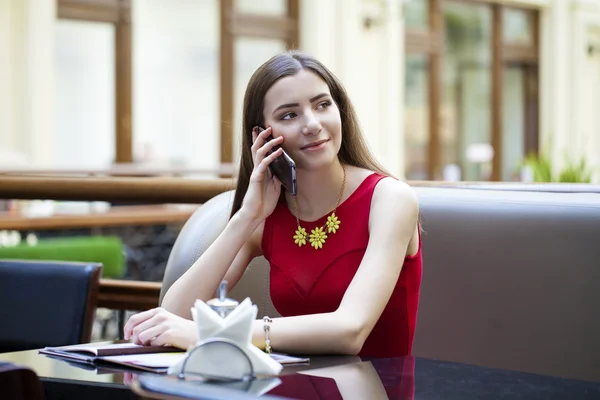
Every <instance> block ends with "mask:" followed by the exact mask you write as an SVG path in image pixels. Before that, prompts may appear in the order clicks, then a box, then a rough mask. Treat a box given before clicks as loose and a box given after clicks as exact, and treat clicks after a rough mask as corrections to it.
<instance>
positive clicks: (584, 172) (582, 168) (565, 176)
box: [558, 157, 592, 183]
mask: <svg viewBox="0 0 600 400" xmlns="http://www.w3.org/2000/svg"><path fill="white" fill-rule="evenodd" d="M558 181H559V182H574V183H590V182H591V181H592V171H590V170H589V169H588V167H587V165H586V162H585V158H583V157H582V158H581V159H580V160H579V162H576V161H574V160H572V159H571V158H570V157H567V160H566V163H565V167H564V168H563V169H562V171H560V173H559V174H558Z"/></svg>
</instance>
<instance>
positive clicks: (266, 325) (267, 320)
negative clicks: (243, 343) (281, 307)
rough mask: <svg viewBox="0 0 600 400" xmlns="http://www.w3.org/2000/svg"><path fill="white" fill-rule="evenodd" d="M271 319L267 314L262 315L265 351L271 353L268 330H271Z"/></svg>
mask: <svg viewBox="0 0 600 400" xmlns="http://www.w3.org/2000/svg"><path fill="white" fill-rule="evenodd" d="M271 322H273V320H272V319H271V318H269V317H267V316H264V317H263V323H264V325H263V330H264V331H265V353H267V354H271V339H269V332H270V331H271V326H270V325H269V324H270V323H271Z"/></svg>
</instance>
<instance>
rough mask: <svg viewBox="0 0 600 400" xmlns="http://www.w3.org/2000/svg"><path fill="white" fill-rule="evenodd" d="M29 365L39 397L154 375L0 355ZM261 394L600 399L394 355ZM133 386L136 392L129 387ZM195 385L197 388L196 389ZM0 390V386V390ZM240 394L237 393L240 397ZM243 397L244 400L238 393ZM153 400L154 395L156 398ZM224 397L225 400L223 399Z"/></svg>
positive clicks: (111, 395)
mask: <svg viewBox="0 0 600 400" xmlns="http://www.w3.org/2000/svg"><path fill="white" fill-rule="evenodd" d="M1 361H8V362H13V363H15V364H19V365H23V366H28V367H30V368H31V369H33V370H34V371H36V373H37V374H38V375H39V376H40V378H41V379H42V381H43V384H44V390H45V394H46V398H47V399H48V400H53V399H71V398H72V399H79V398H81V399H110V400H117V399H136V398H140V396H139V393H142V392H140V391H139V388H138V386H139V385H137V384H136V383H139V380H140V379H144V376H145V377H146V378H147V377H149V376H155V377H158V376H157V375H152V374H150V375H147V374H146V375H140V374H137V373H132V372H124V371H119V370H114V369H112V370H111V369H103V368H84V367H82V366H80V365H77V364H70V363H68V362H65V361H63V360H59V359H54V358H49V357H47V356H45V355H42V354H38V352H37V350H31V351H22V352H16V353H4V354H0V362H1ZM278 379H279V381H278V382H277V381H276V382H275V384H276V386H275V387H274V388H273V389H271V390H270V391H268V392H267V397H268V396H278V397H285V398H297V399H386V398H389V399H544V400H547V399H596V400H597V399H600V383H598V382H584V381H577V380H571V379H562V378H556V377H549V376H541V375H535V374H529V373H522V372H516V371H505V370H498V369H491V368H484V367H477V366H472V365H467V364H458V363H451V362H444V361H436V360H430V359H423V358H418V357H416V358H415V357H399V358H386V359H365V358H363V359H361V358H359V357H341V356H330V357H311V362H310V365H296V366H289V367H286V368H284V370H283V372H282V374H281V376H280V377H279V378H278ZM132 383H133V386H134V387H136V388H137V389H136V390H138V391H137V392H134V391H132V389H131V387H130V386H132ZM201 390H202V387H201V386H199V391H201ZM1 392H2V388H0V393H1ZM240 393H241V392H240ZM0 397H1V396H0ZM243 397H244V398H248V396H243ZM156 398H160V396H157V397H156ZM227 398H229V397H227Z"/></svg>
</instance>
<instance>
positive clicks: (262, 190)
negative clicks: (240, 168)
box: [241, 127, 283, 222]
mask: <svg viewBox="0 0 600 400" xmlns="http://www.w3.org/2000/svg"><path fill="white" fill-rule="evenodd" d="M272 134H273V128H271V127H268V128H267V129H265V130H263V131H262V132H260V129H259V128H254V129H253V130H252V141H253V144H252V148H251V149H252V160H253V161H254V169H253V170H252V175H250V182H249V184H248V191H247V192H246V196H245V197H244V201H243V203H242V208H241V211H244V212H246V213H247V214H248V215H250V216H251V217H252V218H253V219H255V220H257V221H260V222H262V221H263V220H264V219H266V218H267V217H268V216H269V215H271V213H272V212H273V210H274V209H275V206H276V205H277V202H278V201H279V195H280V193H281V182H280V181H279V179H277V177H275V176H274V175H273V173H272V172H271V169H270V168H269V164H271V162H273V160H275V159H276V158H277V157H279V156H280V155H281V153H282V149H281V148H278V149H277V150H275V151H273V152H272V153H271V154H269V152H270V150H272V149H273V148H274V147H275V146H277V145H280V144H282V143H283V136H279V137H277V138H273V139H271V140H269V141H267V140H266V139H267V138H268V137H269V136H271V135H272Z"/></svg>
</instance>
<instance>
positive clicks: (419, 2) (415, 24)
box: [403, 0, 429, 29]
mask: <svg viewBox="0 0 600 400" xmlns="http://www.w3.org/2000/svg"><path fill="white" fill-rule="evenodd" d="M403 3H404V23H405V24H406V27H407V28H418V29H427V27H428V26H429V0H412V1H408V2H406V1H403Z"/></svg>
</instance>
